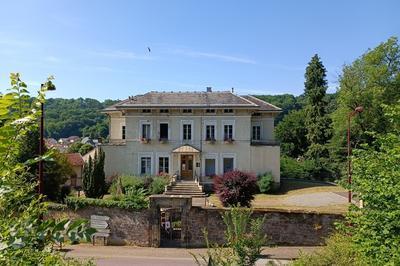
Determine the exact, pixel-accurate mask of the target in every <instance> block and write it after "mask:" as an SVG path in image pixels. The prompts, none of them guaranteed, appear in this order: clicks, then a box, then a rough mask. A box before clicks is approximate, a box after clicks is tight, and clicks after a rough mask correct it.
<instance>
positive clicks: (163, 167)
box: [158, 157, 169, 174]
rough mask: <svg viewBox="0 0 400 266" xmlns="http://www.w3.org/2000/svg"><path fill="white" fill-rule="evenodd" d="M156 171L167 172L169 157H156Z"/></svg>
mask: <svg viewBox="0 0 400 266" xmlns="http://www.w3.org/2000/svg"><path fill="white" fill-rule="evenodd" d="M158 173H159V174H161V173H166V174H168V173H169V158H168V157H160V158H159V159H158Z"/></svg>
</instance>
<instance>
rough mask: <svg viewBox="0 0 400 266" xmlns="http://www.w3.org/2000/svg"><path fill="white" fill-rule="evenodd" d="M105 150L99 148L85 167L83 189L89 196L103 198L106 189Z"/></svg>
mask: <svg viewBox="0 0 400 266" xmlns="http://www.w3.org/2000/svg"><path fill="white" fill-rule="evenodd" d="M104 159H105V154H104V152H103V151H102V150H101V149H99V150H98V152H97V151H96V152H95V153H94V159H93V160H92V157H91V156H89V160H88V162H87V163H85V166H84V168H83V190H84V192H85V196H86V197H88V198H101V197H102V196H103V195H104V194H105V193H106V192H107V191H106V180H105V173H104Z"/></svg>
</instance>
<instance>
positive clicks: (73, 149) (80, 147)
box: [67, 141, 93, 155]
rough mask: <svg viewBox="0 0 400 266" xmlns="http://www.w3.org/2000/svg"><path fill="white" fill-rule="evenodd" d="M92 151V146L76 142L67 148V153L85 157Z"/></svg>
mask: <svg viewBox="0 0 400 266" xmlns="http://www.w3.org/2000/svg"><path fill="white" fill-rule="evenodd" d="M91 150H93V146H92V145H90V144H88V143H85V144H83V143H82V142H80V141H78V142H75V143H73V144H72V145H71V146H69V147H68V151H67V152H68V153H80V154H81V155H85V154H86V153H88V152H89V151H91Z"/></svg>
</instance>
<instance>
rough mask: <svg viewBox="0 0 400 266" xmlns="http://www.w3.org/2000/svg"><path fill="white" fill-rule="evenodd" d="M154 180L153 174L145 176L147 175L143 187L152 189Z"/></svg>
mask: <svg viewBox="0 0 400 266" xmlns="http://www.w3.org/2000/svg"><path fill="white" fill-rule="evenodd" d="M153 181H154V179H153V177H151V176H145V177H144V178H143V188H144V189H147V190H150V186H151V184H152V183H153Z"/></svg>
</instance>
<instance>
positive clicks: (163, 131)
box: [160, 123, 168, 139]
mask: <svg viewBox="0 0 400 266" xmlns="http://www.w3.org/2000/svg"><path fill="white" fill-rule="evenodd" d="M160 138H161V139H168V124H167V123H161V124H160Z"/></svg>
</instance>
